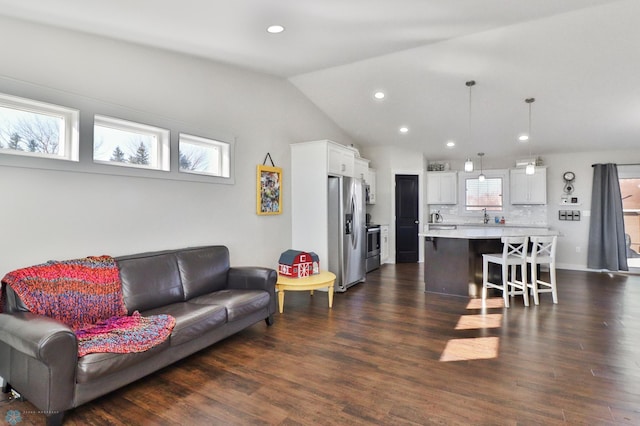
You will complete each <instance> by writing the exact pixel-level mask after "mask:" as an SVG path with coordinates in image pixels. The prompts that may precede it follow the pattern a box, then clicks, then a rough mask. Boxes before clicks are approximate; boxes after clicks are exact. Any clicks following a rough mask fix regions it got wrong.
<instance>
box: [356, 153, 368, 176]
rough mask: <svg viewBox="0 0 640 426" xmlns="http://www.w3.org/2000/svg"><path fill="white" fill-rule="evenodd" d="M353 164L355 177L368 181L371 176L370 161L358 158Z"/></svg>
mask: <svg viewBox="0 0 640 426" xmlns="http://www.w3.org/2000/svg"><path fill="white" fill-rule="evenodd" d="M353 164H354V169H353V177H355V178H358V179H362V180H364V181H366V180H367V175H368V174H369V160H366V159H364V158H360V157H356V158H354V160H353Z"/></svg>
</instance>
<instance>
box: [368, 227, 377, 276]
mask: <svg viewBox="0 0 640 426" xmlns="http://www.w3.org/2000/svg"><path fill="white" fill-rule="evenodd" d="M365 264H366V270H367V272H371V271H373V270H375V269H378V268H379V267H380V225H374V224H367V257H366V260H365Z"/></svg>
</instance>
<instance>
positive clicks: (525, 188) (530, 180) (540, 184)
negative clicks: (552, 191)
mask: <svg viewBox="0 0 640 426" xmlns="http://www.w3.org/2000/svg"><path fill="white" fill-rule="evenodd" d="M509 196H510V198H511V204H547V169H546V167H536V172H535V173H534V174H532V175H528V174H526V173H525V169H511V170H509Z"/></svg>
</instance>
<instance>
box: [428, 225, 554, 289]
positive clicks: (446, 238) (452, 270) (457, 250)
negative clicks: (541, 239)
mask: <svg viewBox="0 0 640 426" xmlns="http://www.w3.org/2000/svg"><path fill="white" fill-rule="evenodd" d="M557 234H558V233H557V231H551V230H549V229H547V228H541V227H535V228H529V227H513V226H511V227H499V226H482V225H480V226H478V227H467V226H465V227H459V228H458V227H455V228H454V229H431V230H428V231H426V232H424V233H420V234H418V235H419V236H421V237H424V283H425V291H428V292H433V293H444V294H451V295H456V296H464V297H479V296H480V295H481V290H482V254H483V253H502V242H501V238H502V237H524V236H529V237H531V236H536V235H537V236H545V235H557ZM490 266H495V268H494V267H492V268H490V269H489V276H490V277H491V279H500V278H499V277H500V268H499V266H497V265H490Z"/></svg>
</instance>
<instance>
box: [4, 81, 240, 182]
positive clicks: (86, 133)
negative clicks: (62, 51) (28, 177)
mask: <svg viewBox="0 0 640 426" xmlns="http://www.w3.org/2000/svg"><path fill="white" fill-rule="evenodd" d="M0 93H2V94H6V95H7V96H8V97H15V98H18V99H26V100H27V101H30V102H31V101H32V102H33V103H34V104H38V103H40V104H49V105H58V106H63V108H69V109H73V111H74V112H77V113H78V116H79V120H78V124H77V126H76V127H74V128H73V129H72V130H73V131H74V132H75V134H76V136H77V139H76V140H77V143H76V144H75V145H76V148H75V149H76V150H77V151H75V154H74V160H75V161H59V160H60V158H59V157H57V156H51V155H47V156H43V155H37V154H34V153H23V155H15V154H14V153H13V152H11V153H9V151H11V150H9V149H2V150H0V167H15V168H23V169H37V170H55V171H65V172H74V173H89V174H99V175H110V176H128V177H135V178H145V179H160V180H171V181H176V182H194V183H204V184H213V185H234V184H235V170H236V165H235V148H236V147H235V145H236V142H237V140H236V135H234V134H233V133H232V132H231V131H230V129H229V128H227V127H224V126H222V127H220V123H217V124H216V123H212V122H211V120H207V121H202V120H200V121H202V122H200V124H198V123H197V122H185V121H182V120H180V119H177V118H171V117H168V116H166V115H161V114H158V113H154V112H149V111H145V110H142V109H139V108H135V107H127V106H124V105H122V104H115V103H113V102H109V101H105V100H101V99H97V98H92V97H89V96H85V95H79V94H76V93H71V92H68V91H63V90H60V89H55V88H52V87H48V86H43V85H39V84H34V83H29V82H25V81H21V80H16V79H11V78H6V77H2V76H0ZM96 114H97V115H104V116H107V117H121V118H122V119H124V120H127V121H133V122H137V123H146V124H148V125H151V126H156V127H159V128H162V129H168V130H169V132H170V145H169V156H168V157H167V158H169V162H170V164H169V166H170V167H169V170H168V171H162V170H157V169H151V168H142V167H113V164H114V162H101V163H96V162H94V161H93V125H94V122H93V121H94V115H96ZM181 132H182V133H188V134H194V135H202V136H204V137H210V138H211V139H213V140H216V141H221V142H224V143H226V144H228V145H229V177H228V178H222V177H216V176H211V175H203V174H194V173H180V172H179V163H178V134H179V133H181ZM5 153H9V155H3V154H5Z"/></svg>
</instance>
